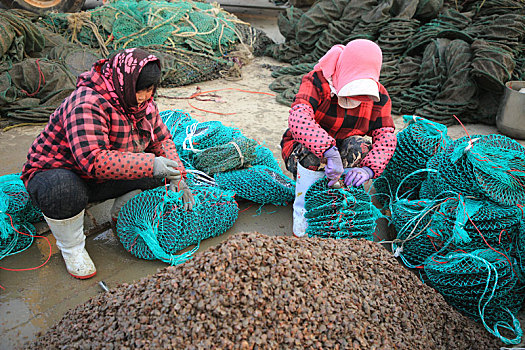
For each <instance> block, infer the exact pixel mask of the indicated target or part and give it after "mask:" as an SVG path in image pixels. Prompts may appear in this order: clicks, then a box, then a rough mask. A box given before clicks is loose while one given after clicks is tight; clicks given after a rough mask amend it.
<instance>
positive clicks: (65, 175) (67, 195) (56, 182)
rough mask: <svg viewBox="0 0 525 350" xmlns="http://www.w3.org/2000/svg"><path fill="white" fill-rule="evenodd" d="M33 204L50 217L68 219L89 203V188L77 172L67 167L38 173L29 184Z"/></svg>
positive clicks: (28, 189) (28, 188)
mask: <svg viewBox="0 0 525 350" xmlns="http://www.w3.org/2000/svg"><path fill="white" fill-rule="evenodd" d="M27 191H28V193H29V196H30V197H31V200H32V202H33V204H34V205H35V206H36V207H38V208H39V209H40V210H41V211H42V213H43V214H44V215H45V216H47V217H48V218H52V219H57V220H62V219H68V218H70V217H73V216H75V215H77V214H78V213H80V212H81V211H82V210H84V209H85V208H86V206H87V204H88V198H89V197H88V188H87V186H86V184H85V182H84V180H82V179H81V178H80V177H79V176H78V175H77V174H75V173H74V172H72V171H70V170H67V169H51V170H45V171H40V172H38V173H36V174H35V175H34V176H33V178H32V179H31V180H29V183H28V185H27Z"/></svg>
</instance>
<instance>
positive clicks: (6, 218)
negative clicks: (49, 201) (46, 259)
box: [0, 174, 42, 260]
mask: <svg viewBox="0 0 525 350" xmlns="http://www.w3.org/2000/svg"><path fill="white" fill-rule="evenodd" d="M41 220H42V212H40V210H39V209H38V208H36V207H35V206H33V204H32V203H31V199H30V198H29V193H27V190H26V188H25V186H24V183H23V182H22V180H21V179H20V174H9V175H3V176H0V260H1V259H3V258H5V257H6V256H9V255H13V254H16V253H19V252H22V251H24V250H26V249H27V248H29V246H30V245H31V244H32V243H33V236H34V235H35V234H36V229H35V227H34V226H33V225H32V224H31V223H34V222H38V221H41Z"/></svg>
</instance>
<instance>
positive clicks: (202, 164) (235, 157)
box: [194, 137, 257, 175]
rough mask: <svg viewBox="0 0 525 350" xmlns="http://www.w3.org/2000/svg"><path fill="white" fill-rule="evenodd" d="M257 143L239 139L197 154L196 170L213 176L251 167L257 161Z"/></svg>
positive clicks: (247, 139) (195, 160) (242, 138)
mask: <svg viewBox="0 0 525 350" xmlns="http://www.w3.org/2000/svg"><path fill="white" fill-rule="evenodd" d="M256 148H257V141H255V140H252V139H249V138H246V137H239V138H235V139H233V140H231V141H229V142H227V143H225V144H223V145H219V146H215V147H209V148H206V149H204V150H202V151H200V152H197V153H195V156H194V165H195V168H197V169H198V170H201V171H203V172H205V173H206V174H209V175H213V174H216V173H219V172H225V171H230V170H235V169H240V168H243V167H247V166H250V165H251V164H252V163H253V162H254V161H255V159H256V153H255V150H256Z"/></svg>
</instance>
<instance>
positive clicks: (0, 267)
mask: <svg viewBox="0 0 525 350" xmlns="http://www.w3.org/2000/svg"><path fill="white" fill-rule="evenodd" d="M5 214H6V215H7V216H9V220H10V221H11V227H12V228H13V230H15V232H17V233H19V234H21V235H24V236H29V237H33V238H44V239H45V240H46V241H47V244H48V245H49V256H48V257H47V259H46V261H44V262H43V263H42V264H41V265H39V266H37V267H30V268H24V269H10V268H7V267H2V266H0V269H2V270H6V271H31V270H36V269H39V268H41V267H42V266H44V265H45V264H47V262H48V261H49V259H51V253H52V247H51V242H49V239H47V237H45V236H38V235H31V234H28V233H24V232H20V231H18V230H17V229H16V228H15V226H14V225H13V218H12V217H11V215H9V214H7V213H5ZM0 288H2V289H4V290H5V288H4V287H2V286H0Z"/></svg>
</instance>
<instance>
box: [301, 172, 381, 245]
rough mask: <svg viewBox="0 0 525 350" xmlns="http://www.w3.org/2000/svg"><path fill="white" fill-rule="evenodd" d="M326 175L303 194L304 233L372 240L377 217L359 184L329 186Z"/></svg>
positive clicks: (375, 210) (368, 197) (376, 211)
mask: <svg viewBox="0 0 525 350" xmlns="http://www.w3.org/2000/svg"><path fill="white" fill-rule="evenodd" d="M328 182H329V179H327V178H326V177H323V178H321V179H319V180H317V181H316V182H315V183H314V184H313V185H312V186H311V187H310V188H309V189H308V191H306V194H305V204H304V207H305V209H306V213H305V215H304V216H305V218H306V221H307V223H308V227H307V228H306V233H307V234H308V236H310V237H312V236H319V237H323V238H335V239H343V238H356V239H357V238H362V239H367V240H370V241H373V240H374V232H375V229H376V220H377V219H378V218H379V217H381V213H380V212H379V210H378V209H377V208H376V207H375V206H374V205H373V204H372V200H371V198H370V195H368V194H367V193H366V192H365V190H364V189H363V187H362V186H361V187H348V188H339V189H335V188H330V187H328Z"/></svg>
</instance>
